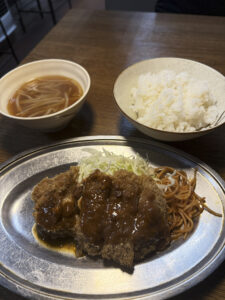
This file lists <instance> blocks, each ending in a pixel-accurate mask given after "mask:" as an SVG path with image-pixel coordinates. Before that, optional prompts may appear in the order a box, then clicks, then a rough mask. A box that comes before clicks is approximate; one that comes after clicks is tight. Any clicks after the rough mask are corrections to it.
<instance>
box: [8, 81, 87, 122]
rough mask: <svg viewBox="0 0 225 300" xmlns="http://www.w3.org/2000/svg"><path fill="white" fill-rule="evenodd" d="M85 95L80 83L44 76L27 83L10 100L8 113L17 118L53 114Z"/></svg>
mask: <svg viewBox="0 0 225 300" xmlns="http://www.w3.org/2000/svg"><path fill="white" fill-rule="evenodd" d="M82 94H83V90H82V88H81V86H80V84H79V83H78V82H76V81H75V80H72V79H70V78H67V77H64V76H56V75H55V76H43V77H39V78H36V79H34V80H31V81H29V82H26V83H25V84H23V85H22V86H21V87H20V88H19V89H18V90H17V91H16V92H15V94H14V95H13V96H12V97H11V98H10V99H9V102H8V107H7V108H8V111H9V113H10V114H11V115H14V116H17V117H38V116H44V115H49V114H53V113H55V112H57V111H59V110H62V109H65V108H67V107H68V106H70V105H72V104H73V103H74V102H76V101H77V100H78V99H79V98H80V97H81V96H82Z"/></svg>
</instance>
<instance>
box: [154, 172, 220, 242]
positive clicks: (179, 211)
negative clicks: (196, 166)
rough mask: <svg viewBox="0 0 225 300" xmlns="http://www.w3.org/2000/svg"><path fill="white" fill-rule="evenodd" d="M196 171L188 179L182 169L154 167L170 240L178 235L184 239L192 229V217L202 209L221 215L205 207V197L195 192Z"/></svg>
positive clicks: (197, 214) (196, 215)
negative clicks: (161, 195) (161, 189)
mask: <svg viewBox="0 0 225 300" xmlns="http://www.w3.org/2000/svg"><path fill="white" fill-rule="evenodd" d="M196 173H197V170H195V172H194V177H193V178H192V179H191V180H189V179H188V177H187V174H186V173H185V172H184V171H182V170H175V169H173V168H171V167H159V168H156V169H155V176H156V181H157V183H158V185H159V187H160V186H161V187H163V192H164V197H165V199H166V201H167V205H168V222H169V225H170V235H171V239H172V240H176V239H178V238H180V237H183V238H184V239H185V238H186V237H187V235H188V234H189V233H190V232H192V230H193V229H194V219H195V218H196V217H198V216H199V215H200V214H201V213H202V212H203V210H204V209H206V210H207V211H208V212H209V213H211V214H213V215H215V216H218V217H222V215H221V214H218V213H216V212H214V211H213V210H211V209H210V208H208V207H207V205H206V203H205V198H204V197H200V196H199V195H197V194H196V193H195V186H196Z"/></svg>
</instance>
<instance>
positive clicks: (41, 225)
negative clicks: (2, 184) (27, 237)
mask: <svg viewBox="0 0 225 300" xmlns="http://www.w3.org/2000/svg"><path fill="white" fill-rule="evenodd" d="M78 176H79V168H78V167H76V166H75V167H71V168H70V169H69V170H68V171H67V172H64V173H61V174H59V175H57V176H55V177H53V178H48V177H46V178H44V179H43V180H41V182H40V183H38V184H37V185H36V186H35V188H34V190H33V192H32V199H33V201H34V203H35V207H34V213H33V215H34V218H35V221H36V224H37V229H38V231H39V233H41V234H42V235H43V236H44V237H46V238H50V239H55V238H60V237H69V236H74V235H75V223H76V214H77V213H79V210H78V206H77V201H78V199H79V198H80V196H81V192H82V187H81V186H80V185H79V184H78Z"/></svg>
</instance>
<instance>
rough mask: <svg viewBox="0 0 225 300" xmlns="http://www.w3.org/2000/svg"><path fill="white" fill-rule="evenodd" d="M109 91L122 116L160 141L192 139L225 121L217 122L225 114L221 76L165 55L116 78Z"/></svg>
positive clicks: (133, 67) (224, 88)
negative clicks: (111, 92) (112, 93)
mask: <svg viewBox="0 0 225 300" xmlns="http://www.w3.org/2000/svg"><path fill="white" fill-rule="evenodd" d="M113 92H114V97H115V100H116V103H117V105H118V107H119V109H120V110H121V112H122V113H123V114H124V115H125V117H126V118H128V119H129V120H130V122H131V123H133V125H134V126H135V127H136V128H137V129H138V130H140V131H141V132H143V133H144V134H146V135H148V136H150V137H153V138H155V139H158V140H162V141H182V140H188V139H192V138H196V137H199V136H201V135H204V134H206V133H209V132H211V131H212V130H215V129H216V128H217V127H219V126H221V125H223V124H224V122H225V117H222V118H219V117H220V115H221V113H222V112H223V111H224V110H225V101H224V100H225V99H224V95H225V77H224V76H223V75H222V74H221V73H219V72H218V71H216V70H214V69H213V68H211V67H209V66H207V65H204V64H202V63H199V62H196V61H192V60H188V59H182V58H167V57H163V58H154V59H149V60H144V61H141V62H138V63H136V64H134V65H132V66H130V67H128V68H127V69H125V70H124V71H123V72H122V73H121V74H120V75H119V76H118V78H117V80H116V82H115V84H114V91H113ZM218 118H219V121H218V122H217V120H218Z"/></svg>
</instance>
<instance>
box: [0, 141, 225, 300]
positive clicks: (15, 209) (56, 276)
mask: <svg viewBox="0 0 225 300" xmlns="http://www.w3.org/2000/svg"><path fill="white" fill-rule="evenodd" d="M86 148H94V149H99V150H101V149H102V148H105V149H107V150H109V151H112V152H114V153H116V154H123V155H126V156H127V155H132V154H135V153H139V154H140V155H142V156H143V157H145V158H148V160H149V161H150V163H151V164H152V165H153V166H162V165H170V166H173V167H175V168H182V169H184V170H185V171H187V173H188V174H189V175H190V176H191V175H193V170H194V168H196V167H197V168H198V173H197V187H196V189H197V193H199V194H200V195H201V196H205V197H206V200H207V204H208V205H209V207H211V208H212V209H214V210H215V211H217V212H219V213H221V214H222V215H223V217H222V218H219V217H215V216H213V215H211V214H209V213H208V212H206V211H204V213H203V214H202V215H201V217H200V219H199V221H198V222H197V223H196V226H195V230H194V232H193V233H192V234H191V235H190V236H189V237H188V239H187V240H185V241H182V240H179V241H177V242H175V243H173V244H172V245H171V246H170V247H169V248H168V249H166V250H165V251H163V252H160V253H158V254H156V255H154V256H152V257H151V258H150V259H147V260H145V261H143V262H141V263H139V264H136V265H135V268H134V272H133V273H132V274H128V273H126V272H123V271H122V270H121V269H120V268H116V267H113V266H108V265H107V266H106V265H104V263H103V261H102V260H101V259H99V260H93V259H91V258H87V257H83V258H79V259H77V258H75V257H74V256H72V255H69V254H62V253H56V252H54V251H51V250H49V249H46V248H44V247H42V246H41V245H39V244H38V243H37V241H36V240H35V239H34V237H33V235H32V231H31V230H32V226H33V224H34V220H33V216H32V211H33V203H32V200H31V191H32V189H33V187H34V185H35V184H37V183H38V182H39V181H40V180H41V179H42V178H43V177H45V176H54V175H56V174H57V173H60V172H63V171H65V170H67V169H68V168H69V166H70V165H72V164H77V163H78V162H79V160H80V158H81V157H84V156H86V155H88V154H87V152H85V149H86ZM0 176H1V177H0V221H1V223H0V284H1V285H3V286H5V287H7V288H9V289H11V290H13V291H14V292H16V293H19V294H21V295H23V296H25V297H29V298H32V299H56V298H57V299H93V298H94V299H111V298H113V299H115V298H116V299H124V298H126V299H131V298H135V299H138V298H139V297H140V298H142V299H150V298H151V299H163V298H168V297H171V296H172V295H175V294H178V293H180V292H182V291H184V290H186V289H187V288H190V287H191V286H193V285H194V284H196V283H198V282H199V281H201V280H203V279H204V278H205V277H206V276H208V275H209V274H210V273H211V272H212V271H213V270H214V269H215V268H216V267H217V266H218V265H219V264H220V263H221V262H222V261H223V259H224V258H225V247H224V241H225V227H224V226H223V225H224V210H225V194H224V190H225V185H224V182H223V180H222V179H221V178H220V177H219V176H218V175H217V174H216V173H215V172H214V171H213V170H212V169H211V168H210V167H208V166H207V165H205V164H204V163H202V162H200V161H199V160H197V159H196V158H193V157H191V156H189V155H188V154H185V153H183V152H181V151H178V150H176V149H174V148H172V147H169V146H167V145H164V144H160V143H157V142H152V141H147V140H140V139H129V140H127V139H125V138H123V137H120V136H93V137H84V138H77V139H72V140H71V139H70V140H65V141H62V142H60V143H58V144H54V145H50V146H46V147H42V148H38V149H34V150H32V151H30V152H26V153H22V154H21V155H18V156H16V157H14V158H13V159H11V160H9V161H7V162H6V163H4V164H2V165H1V171H0Z"/></svg>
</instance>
